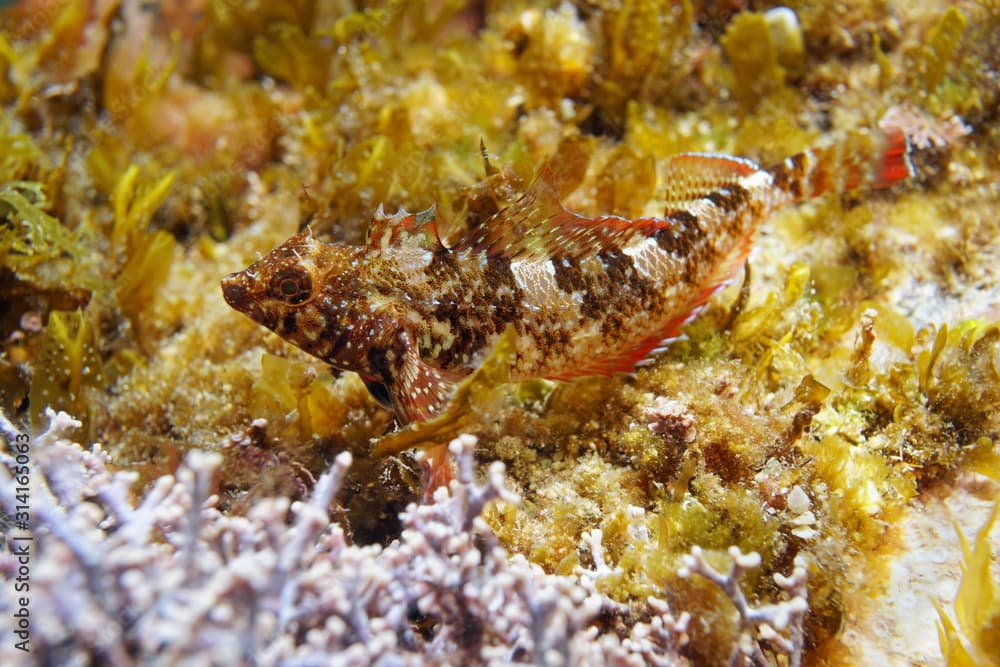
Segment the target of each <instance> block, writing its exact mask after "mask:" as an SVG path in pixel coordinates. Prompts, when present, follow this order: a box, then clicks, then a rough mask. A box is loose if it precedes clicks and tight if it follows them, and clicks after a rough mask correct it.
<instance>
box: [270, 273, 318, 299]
mask: <svg viewBox="0 0 1000 667" xmlns="http://www.w3.org/2000/svg"><path fill="white" fill-rule="evenodd" d="M311 295H312V279H311V278H310V277H309V274H307V273H303V272H301V271H282V272H281V273H279V274H277V275H276V276H274V278H272V279H271V296H273V297H274V298H275V299H280V300H281V301H284V302H285V303H290V304H293V305H294V304H299V303H302V302H303V301H305V300H306V299H308V298H309V297H310V296H311Z"/></svg>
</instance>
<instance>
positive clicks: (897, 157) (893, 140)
mask: <svg viewBox="0 0 1000 667" xmlns="http://www.w3.org/2000/svg"><path fill="white" fill-rule="evenodd" d="M885 134H886V142H887V146H886V149H885V151H884V152H883V153H882V160H881V162H879V165H878V169H877V170H876V171H875V176H874V178H873V179H872V182H871V187H873V188H888V187H890V186H891V185H893V184H895V183H898V182H900V181H902V180H906V179H907V178H911V177H912V176H913V173H914V172H913V163H912V162H910V142H909V141H908V140H907V138H906V133H904V132H903V131H902V130H901V129H899V128H898V127H897V128H890V129H888V130H886V133H885Z"/></svg>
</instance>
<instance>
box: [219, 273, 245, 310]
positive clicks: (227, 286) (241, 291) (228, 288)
mask: <svg viewBox="0 0 1000 667" xmlns="http://www.w3.org/2000/svg"><path fill="white" fill-rule="evenodd" d="M220 285H222V298H223V299H225V300H226V303H228V304H229V305H230V306H232V307H233V308H235V309H236V310H238V311H240V312H241V313H245V312H246V311H247V307H248V305H249V303H248V302H249V300H250V293H249V290H247V287H246V283H245V282H244V280H243V276H242V275H241V274H239V273H231V274H229V275H228V276H226V277H225V278H223V279H222V281H221V282H220Z"/></svg>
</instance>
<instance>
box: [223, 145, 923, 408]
mask: <svg viewBox="0 0 1000 667" xmlns="http://www.w3.org/2000/svg"><path fill="white" fill-rule="evenodd" d="M886 146H887V147H882V148H880V149H879V150H878V152H877V153H875V154H874V155H875V157H874V158H872V157H868V158H867V159H863V158H859V157H858V156H856V155H853V154H852V155H849V159H848V158H845V157H843V156H839V155H838V153H837V151H838V150H841V149H827V150H825V151H818V150H817V151H808V152H805V153H802V154H799V155H796V156H793V157H791V158H789V159H787V160H785V161H784V162H783V163H781V164H779V165H776V166H774V167H771V168H769V169H760V168H759V167H758V166H757V165H756V164H754V163H753V162H750V161H748V160H743V159H740V158H733V157H728V156H720V155H707V154H685V155H680V156H677V157H676V158H673V159H672V160H671V161H670V163H669V165H668V168H667V170H666V171H667V180H668V187H667V193H666V194H667V202H668V205H667V209H666V211H665V213H664V215H663V216H662V217H655V218H641V219H638V220H625V219H622V218H618V217H613V216H609V217H598V218H587V217H583V216H580V215H577V214H575V213H572V212H570V211H567V210H566V209H565V208H563V207H562V205H561V204H560V203H559V201H558V199H557V197H556V196H555V194H554V191H553V189H552V188H551V186H549V185H548V182H547V180H546V178H545V177H544V174H543V176H542V177H540V178H539V179H538V180H537V181H536V183H535V185H534V186H533V187H532V188H531V189H530V190H529V191H528V192H526V193H525V194H524V195H522V197H521V198H520V199H518V200H517V201H516V202H514V204H512V205H511V206H510V207H509V208H507V209H504V210H502V211H500V212H499V213H497V214H496V215H495V216H494V217H493V218H491V219H490V220H488V221H487V222H485V223H484V224H482V225H481V226H479V227H477V228H476V229H474V230H471V231H470V232H469V233H468V235H467V236H466V237H465V238H463V239H461V240H459V241H458V242H457V243H456V244H455V245H454V246H453V247H450V248H449V247H445V246H444V245H442V244H441V243H440V241H439V240H438V238H437V234H436V228H435V226H434V225H435V222H434V214H433V211H424V212H421V213H417V214H409V213H407V212H406V211H400V212H399V213H397V214H396V215H394V216H386V215H385V214H384V213H383V212H382V210H381V207H380V209H379V211H378V212H377V213H376V215H375V217H374V219H373V221H372V226H371V229H370V230H369V238H368V241H367V243H366V245H365V246H364V247H350V246H345V245H341V244H329V243H322V242H320V241H318V240H316V239H313V238H312V237H311V236H309V235H307V234H300V235H297V236H295V237H292V238H291V239H289V240H288V241H286V242H285V243H284V244H282V245H281V246H279V247H278V248H276V249H275V250H274V251H272V252H271V253H270V254H269V255H267V256H266V257H264V258H263V259H262V260H260V261H258V262H256V263H255V264H253V265H252V266H251V267H249V268H248V269H246V270H245V271H242V272H240V273H236V274H233V275H231V276H229V277H227V278H226V279H224V280H223V293H224V295H225V298H226V300H227V301H228V302H229V303H230V305H232V306H233V307H234V308H236V309H237V310H240V311H241V312H244V313H246V314H247V315H248V316H250V317H252V318H253V319H254V320H256V321H257V322H259V323H261V324H263V325H264V326H267V327H268V328H270V329H272V330H273V331H275V332H276V333H278V334H279V335H281V336H282V337H283V338H285V339H286V340H288V341H289V342H291V343H294V344H295V345H298V346H299V347H301V348H302V349H304V350H306V351H307V352H309V353H311V354H313V355H315V356H317V357H319V358H321V359H323V360H324V361H326V362H328V363H330V364H331V365H333V366H336V367H338V368H341V369H344V370H351V371H355V372H357V373H360V374H361V375H362V376H363V377H364V379H365V381H366V382H367V383H368V384H369V386H370V387H372V388H373V390H374V391H376V392H377V393H380V394H384V395H385V397H386V398H387V399H388V400H389V401H390V402H391V404H392V407H393V408H394V409H395V411H396V413H397V415H398V416H399V418H400V419H401V420H403V421H413V420H422V419H427V418H429V417H431V416H434V415H435V414H437V413H438V412H440V411H441V409H443V407H444V406H445V405H446V403H447V401H448V398H449V397H450V395H451V393H452V392H453V390H454V387H455V386H456V384H457V382H458V381H459V380H460V379H461V378H462V377H463V376H464V375H466V374H468V373H469V372H470V371H471V370H472V369H474V368H476V367H477V366H478V364H480V363H481V362H482V360H483V359H484V357H485V356H486V355H487V354H488V353H489V351H490V349H491V348H492V346H493V344H494V343H495V342H496V340H497V339H498V337H499V336H500V335H501V333H502V332H503V331H504V330H505V329H506V327H507V326H508V325H512V326H513V328H514V330H515V332H516V335H517V340H516V349H517V359H516V362H515V367H514V368H513V369H512V375H513V376H514V377H515V378H530V377H544V378H550V379H570V378H574V377H580V376H585V375H609V374H613V373H616V372H627V371H631V370H632V369H633V368H634V367H635V366H636V364H638V363H640V362H641V361H643V360H644V359H646V358H648V357H649V355H650V354H652V353H654V352H655V351H656V350H657V349H659V348H661V347H662V345H664V344H665V343H666V342H668V341H669V340H670V339H672V338H673V337H675V336H677V335H678V332H679V330H680V328H681V327H682V326H683V324H684V323H685V322H687V321H688V320H689V319H690V318H692V317H694V316H695V315H696V314H697V312H698V311H699V309H700V308H701V307H702V306H703V305H704V303H705V302H706V301H707V299H708V298H709V297H710V296H711V294H712V293H713V292H714V291H716V290H717V289H718V288H719V287H720V286H722V285H723V284H724V283H725V281H726V280H728V279H729V278H730V276H731V275H733V273H734V272H735V271H736V270H737V269H738V268H739V267H740V266H741V265H742V264H743V262H744V261H745V260H746V256H747V254H748V252H749V249H750V243H751V240H752V237H753V233H754V230H755V229H756V227H757V226H758V225H759V224H760V222H761V221H762V220H764V219H765V218H766V217H767V216H768V215H770V214H771V213H772V212H773V211H774V210H776V209H777V208H780V207H782V206H785V205H788V204H790V203H792V202H795V201H800V200H802V199H805V198H808V197H811V196H815V195H818V194H821V193H822V192H825V191H829V190H831V189H837V188H852V187H858V186H862V185H868V186H873V187H883V186H886V185H890V184H891V183H893V182H896V181H898V180H900V179H901V178H905V177H906V176H907V175H908V174H909V173H910V172H909V165H908V163H907V161H906V150H905V139H904V138H903V137H902V135H899V136H897V137H890V138H889V139H888V140H887V144H886ZM835 159H836V160H840V161H839V162H837V163H836V164H832V161H833V160H835Z"/></svg>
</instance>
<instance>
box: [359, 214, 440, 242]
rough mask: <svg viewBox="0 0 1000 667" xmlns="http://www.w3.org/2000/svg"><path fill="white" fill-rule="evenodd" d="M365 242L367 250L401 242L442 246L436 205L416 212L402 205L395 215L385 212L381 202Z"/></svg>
mask: <svg viewBox="0 0 1000 667" xmlns="http://www.w3.org/2000/svg"><path fill="white" fill-rule="evenodd" d="M365 244H366V245H367V247H368V250H387V249H389V248H392V247H397V248H398V247H402V246H411V247H417V248H423V249H425V250H434V249H436V248H438V247H440V246H441V245H442V244H441V238H440V237H439V236H438V230H437V215H436V209H435V207H434V206H431V207H430V208H428V209H425V210H423V211H418V212H416V213H410V212H409V211H407V210H406V209H405V208H400V209H399V210H398V211H396V212H395V213H394V214H393V215H386V214H385V210H384V209H383V208H382V205H381V204H379V206H378V209H376V211H375V215H373V216H372V221H371V224H370V225H369V226H368V235H367V240H366V242H365Z"/></svg>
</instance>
